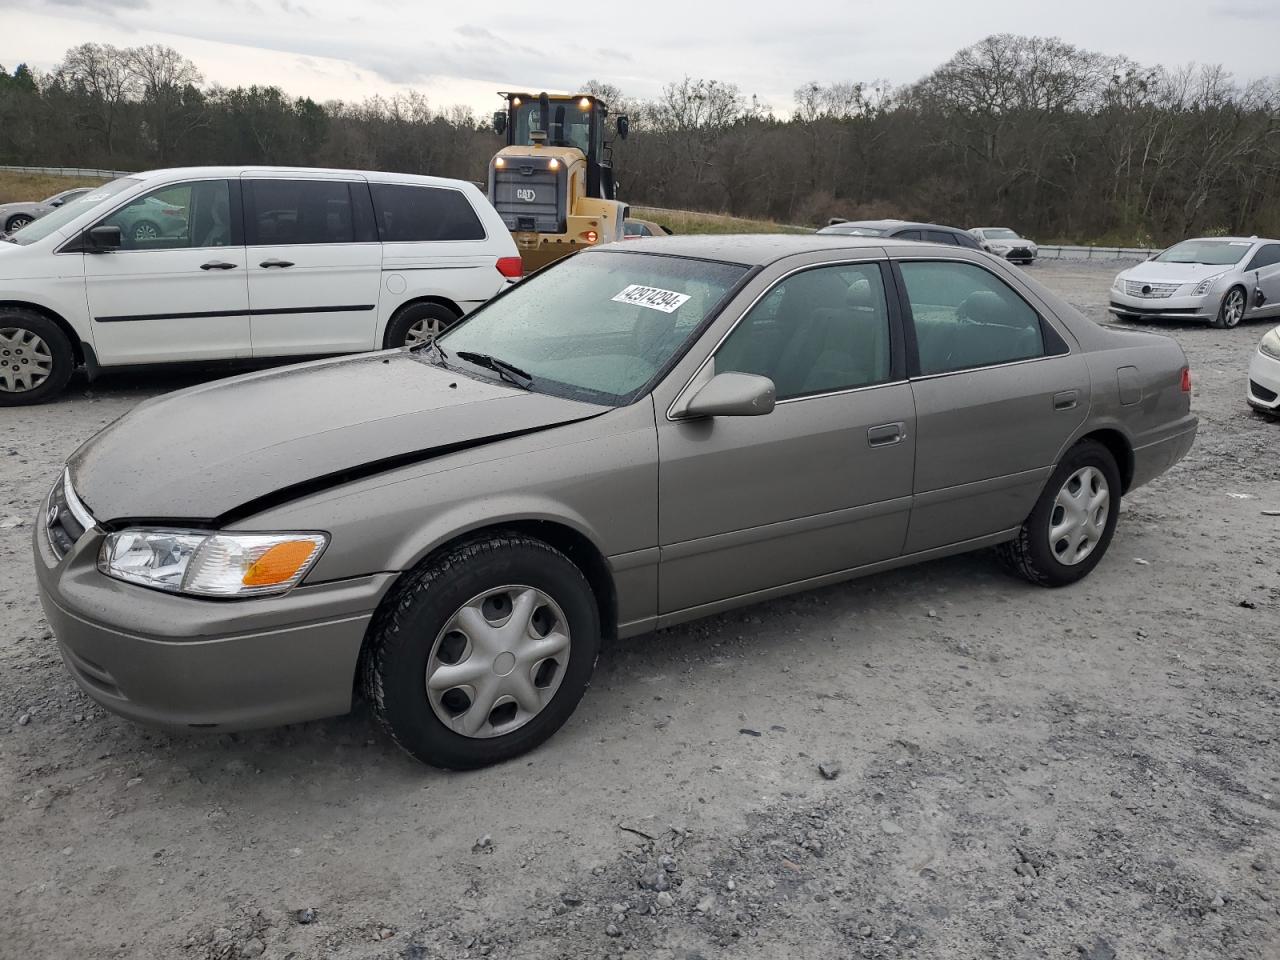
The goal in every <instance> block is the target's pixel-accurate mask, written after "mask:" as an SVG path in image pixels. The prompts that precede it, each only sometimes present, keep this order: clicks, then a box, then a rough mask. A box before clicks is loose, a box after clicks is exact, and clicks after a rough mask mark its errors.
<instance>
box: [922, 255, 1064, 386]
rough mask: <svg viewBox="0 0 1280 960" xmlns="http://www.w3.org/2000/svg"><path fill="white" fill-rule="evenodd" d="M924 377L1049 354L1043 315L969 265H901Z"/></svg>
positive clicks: (984, 271) (998, 281) (1002, 284)
mask: <svg viewBox="0 0 1280 960" xmlns="http://www.w3.org/2000/svg"><path fill="white" fill-rule="evenodd" d="M900 267H901V270H902V279H903V281H904V282H905V283H906V287H907V301H908V303H909V304H910V306H911V318H912V324H913V326H914V328H915V335H916V348H917V352H918V355H919V360H920V373H921V374H923V375H928V374H932V373H947V372H949V371H952V370H965V369H968V368H971V367H985V366H991V365H993V364H998V363H1011V362H1013V361H1015V360H1030V359H1032V358H1034V357H1042V356H1044V355H1045V340H1044V332H1043V330H1042V329H1041V326H1040V317H1039V315H1038V314H1037V313H1036V312H1035V311H1034V310H1033V309H1031V307H1030V305H1029V304H1028V303H1027V302H1026V301H1025V300H1023V299H1022V298H1021V297H1020V296H1018V295H1017V294H1016V293H1014V291H1013V290H1012V289H1011V288H1010V287H1009V286H1008V285H1007V284H1005V283H1004V281H1002V280H1000V279H999V278H998V277H996V276H995V275H993V274H991V273H988V272H987V271H986V270H983V269H982V268H980V267H977V266H974V265H973V264H969V263H948V262H916V263H912V262H906V263H902V264H901V265H900Z"/></svg>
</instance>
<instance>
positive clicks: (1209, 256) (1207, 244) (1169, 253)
mask: <svg viewBox="0 0 1280 960" xmlns="http://www.w3.org/2000/svg"><path fill="white" fill-rule="evenodd" d="M37 222H39V221H37ZM1252 246H1253V241H1252V240H1184V241H1183V242H1182V243H1179V244H1175V245H1174V246H1172V247H1170V248H1169V249H1168V250H1166V251H1165V252H1164V253H1162V254H1160V256H1158V257H1156V262H1157V263H1205V264H1209V265H1211V266H1215V267H1226V266H1230V265H1231V264H1233V263H1239V262H1240V261H1241V260H1243V259H1244V255H1245V254H1246V253H1248V252H1249V248H1250V247H1252Z"/></svg>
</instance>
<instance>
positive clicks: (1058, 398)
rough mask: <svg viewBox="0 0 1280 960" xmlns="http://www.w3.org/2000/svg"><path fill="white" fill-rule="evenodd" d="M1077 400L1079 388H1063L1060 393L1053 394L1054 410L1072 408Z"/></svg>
mask: <svg viewBox="0 0 1280 960" xmlns="http://www.w3.org/2000/svg"><path fill="white" fill-rule="evenodd" d="M1079 402H1080V391H1079V390H1063V391H1062V392H1061V393H1055V394H1054V395H1053V409H1055V410H1074V409H1075V408H1076V404H1078V403H1079Z"/></svg>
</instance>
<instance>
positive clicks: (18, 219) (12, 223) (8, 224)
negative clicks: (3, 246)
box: [4, 213, 35, 233]
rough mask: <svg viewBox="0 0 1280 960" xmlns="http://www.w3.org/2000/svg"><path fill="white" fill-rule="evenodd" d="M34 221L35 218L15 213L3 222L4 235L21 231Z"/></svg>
mask: <svg viewBox="0 0 1280 960" xmlns="http://www.w3.org/2000/svg"><path fill="white" fill-rule="evenodd" d="M34 219H35V217H32V216H29V215H28V214H25V213H15V214H14V215H13V216H12V217H10V218H9V219H8V220H6V221H5V224H4V230H5V233H13V231H15V230H21V229H22V228H23V227H25V226H26V225H27V224H28V223H30V222H31V221H33V220H34Z"/></svg>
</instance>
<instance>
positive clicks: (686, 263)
mask: <svg viewBox="0 0 1280 960" xmlns="http://www.w3.org/2000/svg"><path fill="white" fill-rule="evenodd" d="M746 272H747V268H746V267H744V266H741V265H738V264H727V263H714V262H711V261H706V260H686V259H684V258H681V257H667V256H653V255H652V254H643V253H617V252H613V251H603V250H602V251H599V252H591V253H580V254H578V255H577V256H573V257H569V258H567V259H565V260H562V261H560V262H559V263H557V264H556V265H555V266H553V267H551V268H550V269H547V270H542V271H539V272H538V273H536V274H534V275H533V276H531V277H530V278H528V279H527V280H525V281H523V282H522V283H520V284H517V285H516V286H514V287H512V288H511V289H510V290H508V291H507V292H506V293H504V294H503V295H502V296H500V297H497V298H495V299H494V300H491V301H490V302H489V303H487V304H486V305H485V306H483V307H481V308H480V309H478V310H476V311H475V312H474V313H472V314H471V315H470V316H469V317H467V318H466V319H465V320H463V321H462V322H461V323H459V324H457V325H456V326H454V327H453V328H452V329H450V330H449V332H447V333H445V334H444V335H443V336H442V337H441V338H440V343H441V345H442V346H443V347H444V349H445V351H446V352H447V354H448V359H447V361H446V362H447V363H449V364H450V365H451V366H453V365H457V366H458V367H459V368H460V369H463V370H472V369H474V370H475V372H476V373H477V375H480V376H488V375H490V374H489V373H488V372H487V371H484V370H483V369H482V368H480V367H473V366H472V365H469V364H468V363H467V361H466V360H465V358H461V357H460V354H462V353H466V352H470V353H472V354H487V355H489V356H491V357H496V358H497V359H499V360H503V361H506V362H507V363H509V364H513V365H514V366H516V367H519V368H520V369H522V370H524V371H525V372H526V373H528V374H530V375H531V376H532V377H533V384H532V389H533V390H535V391H540V392H546V393H551V394H555V395H557V396H563V397H570V398H572V399H576V400H586V401H588V402H591V403H602V404H608V405H611V406H616V405H620V404H624V403H630V402H631V401H632V400H633V399H635V397H636V396H638V395H639V393H640V391H642V390H643V389H644V387H645V386H646V385H647V384H649V383H650V382H651V381H652V380H653V378H654V377H655V376H657V375H658V373H659V372H661V371H662V370H663V369H665V367H666V365H667V364H668V363H669V362H670V361H671V359H672V358H673V357H675V356H676V355H677V354H678V353H679V352H681V351H682V350H683V349H684V347H685V344H686V343H687V342H688V341H689V338H690V337H692V336H693V335H694V333H695V332H696V331H698V330H699V329H700V328H701V326H702V323H703V321H704V320H706V319H707V318H708V317H709V316H710V315H711V314H712V312H713V311H715V310H717V309H718V308H719V305H720V303H721V301H722V300H724V298H725V295H726V294H727V293H728V292H729V291H730V290H731V289H732V288H733V287H734V286H735V284H737V283H738V281H739V280H741V279H742V277H743V276H744V275H745V274H746Z"/></svg>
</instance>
